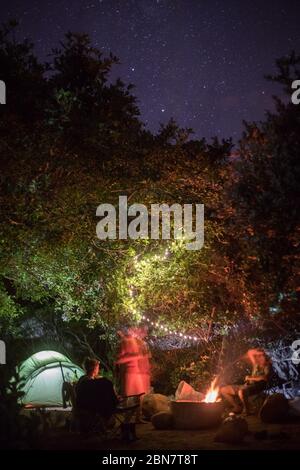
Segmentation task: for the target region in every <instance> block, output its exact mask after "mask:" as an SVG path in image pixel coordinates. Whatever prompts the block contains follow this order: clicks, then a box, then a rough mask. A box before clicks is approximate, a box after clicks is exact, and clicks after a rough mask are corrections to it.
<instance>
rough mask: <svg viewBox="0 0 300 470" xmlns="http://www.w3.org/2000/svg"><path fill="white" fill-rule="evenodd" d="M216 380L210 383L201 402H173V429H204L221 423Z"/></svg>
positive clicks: (220, 405) (195, 400)
mask: <svg viewBox="0 0 300 470" xmlns="http://www.w3.org/2000/svg"><path fill="white" fill-rule="evenodd" d="M217 379H218V378H217V377H216V378H215V379H214V380H213V381H212V383H211V384H210V386H209V388H208V390H207V392H206V395H205V397H204V398H202V400H199V399H197V398H196V399H194V400H174V401H173V402H172V403H171V407H172V413H173V416H174V423H175V428H177V429H205V428H210V427H213V426H217V425H218V424H220V423H221V418H222V412H223V404H222V401H221V400H220V398H219V386H218V385H217Z"/></svg>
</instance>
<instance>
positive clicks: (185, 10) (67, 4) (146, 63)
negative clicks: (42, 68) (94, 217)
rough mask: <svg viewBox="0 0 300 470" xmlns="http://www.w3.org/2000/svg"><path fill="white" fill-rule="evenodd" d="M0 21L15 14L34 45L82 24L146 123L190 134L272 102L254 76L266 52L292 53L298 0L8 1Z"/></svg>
mask: <svg viewBox="0 0 300 470" xmlns="http://www.w3.org/2000/svg"><path fill="white" fill-rule="evenodd" d="M0 3H4V2H3V0H2V1H1V2H0ZM5 3H6V5H5V8H3V6H2V5H1V12H0V20H1V22H4V21H6V20H8V19H9V18H16V19H18V20H19V21H20V28H19V36H20V38H23V37H28V36H29V37H30V38H31V39H32V40H33V42H34V43H35V44H36V53H37V54H38V56H39V57H40V58H42V59H45V60H46V59H47V60H50V59H49V57H48V54H49V51H50V50H51V48H52V47H54V46H56V45H57V44H58V42H59V40H60V39H62V37H63V34H64V33H65V32H66V31H74V32H87V33H89V34H90V37H91V39H92V42H93V44H94V45H95V46H97V47H98V48H99V49H101V50H102V51H103V53H104V54H107V53H108V52H110V51H112V52H113V53H114V54H115V55H117V56H118V57H119V59H120V61H121V64H120V65H118V66H116V67H115V70H114V77H117V76H120V77H121V78H122V80H123V81H124V82H125V83H133V84H134V85H135V87H136V88H135V90H134V93H135V95H136V96H137V97H138V100H139V107H140V110H141V115H142V120H143V121H144V122H145V124H146V126H147V127H148V128H150V129H151V130H152V131H156V130H157V129H158V127H159V124H160V123H165V122H167V121H168V120H169V119H170V118H171V117H173V118H175V119H176V120H177V122H178V123H179V124H180V126H182V127H192V128H193V129H194V131H195V136H196V137H206V138H210V137H212V136H214V135H217V136H219V137H225V138H226V137H229V136H232V137H233V139H234V141H236V140H237V139H238V138H239V136H240V135H241V131H242V128H243V124H242V121H243V120H247V121H252V120H260V119H262V118H263V116H264V112H265V110H266V109H272V106H273V101H272V95H273V94H274V93H276V94H280V88H278V86H276V85H274V84H272V83H268V82H266V80H265V79H264V75H265V74H267V73H272V72H274V71H275V68H274V61H275V59H276V58H278V57H281V56H283V55H285V54H287V53H289V52H290V51H291V50H292V49H295V50H296V51H298V52H300V23H299V20H300V1H299V0H263V1H262V0H9V2H5Z"/></svg>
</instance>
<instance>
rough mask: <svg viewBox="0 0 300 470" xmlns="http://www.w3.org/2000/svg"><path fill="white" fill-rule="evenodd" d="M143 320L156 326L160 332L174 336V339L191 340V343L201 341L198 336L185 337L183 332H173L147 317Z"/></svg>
mask: <svg viewBox="0 0 300 470" xmlns="http://www.w3.org/2000/svg"><path fill="white" fill-rule="evenodd" d="M142 320H144V321H146V322H147V323H149V324H150V325H151V326H155V327H156V328H159V329H160V330H162V331H165V332H166V333H167V334H168V335H170V336H173V337H174V338H175V337H177V338H178V337H180V338H183V339H186V340H190V341H199V338H198V337H197V336H191V335H185V334H183V333H181V332H177V331H173V330H171V329H169V328H167V327H166V326H164V325H161V324H160V323H158V322H155V323H154V322H153V321H152V320H151V319H150V318H148V317H146V315H142Z"/></svg>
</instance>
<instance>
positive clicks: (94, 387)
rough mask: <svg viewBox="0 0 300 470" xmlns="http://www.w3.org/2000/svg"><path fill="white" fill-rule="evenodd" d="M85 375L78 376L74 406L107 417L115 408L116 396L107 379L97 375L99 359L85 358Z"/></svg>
mask: <svg viewBox="0 0 300 470" xmlns="http://www.w3.org/2000/svg"><path fill="white" fill-rule="evenodd" d="M84 369H85V371H86V375H83V376H82V377H80V379H79V381H78V383H77V385H76V408H77V409H78V410H83V411H89V412H91V413H94V414H95V413H97V414H99V415H101V417H103V418H105V419H107V420H108V419H109V418H110V417H111V416H112V415H113V413H114V412H115V410H116V407H117V403H118V398H117V396H116V393H115V390H114V386H113V384H112V382H111V381H110V380H109V379H106V378H105V377H101V376H99V371H100V364H99V361H97V360H96V359H92V358H89V357H88V358H86V359H85V361H84Z"/></svg>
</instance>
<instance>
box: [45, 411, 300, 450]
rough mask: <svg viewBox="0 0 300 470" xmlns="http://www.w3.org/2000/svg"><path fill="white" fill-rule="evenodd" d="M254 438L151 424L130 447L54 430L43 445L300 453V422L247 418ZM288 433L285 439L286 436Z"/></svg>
mask: <svg viewBox="0 0 300 470" xmlns="http://www.w3.org/2000/svg"><path fill="white" fill-rule="evenodd" d="M247 420H248V425H249V431H250V434H249V435H248V436H247V437H246V439H245V442H244V443H243V444H240V445H230V444H224V443H219V442H215V441H214V437H215V434H216V429H211V430H205V431H204V430H203V431H178V430H167V431H159V430H156V429H154V428H153V426H152V424H151V423H147V424H140V425H137V435H138V437H139V440H137V441H135V442H133V443H131V444H129V445H128V444H126V443H123V442H122V441H121V440H120V439H113V440H106V441H105V442H104V441H103V439H102V438H100V437H99V436H92V437H88V438H83V437H82V436H80V435H78V434H72V433H68V432H66V431H63V430H58V429H56V430H51V431H49V433H48V435H47V437H45V438H43V439H42V440H41V442H40V448H41V449H45V450H106V449H109V450H128V449H132V450H165V449H168V450H180V449H181V450H183V449H184V450H224V449H231V450H235V449H237V450H238V449H244V450H254V449H257V450H263V449H264V450H273V449H274V450H283V449H284V450H292V449H293V450H300V419H298V420H294V421H293V422H289V423H284V424H276V425H275V424H268V425H267V424H263V423H261V422H260V421H259V419H258V418H256V417H249V418H247ZM262 430H266V431H267V432H268V438H267V439H264V440H257V439H255V437H254V435H253V433H255V432H258V431H262ZM283 433H284V435H283Z"/></svg>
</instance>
